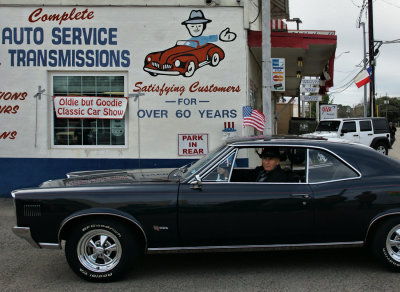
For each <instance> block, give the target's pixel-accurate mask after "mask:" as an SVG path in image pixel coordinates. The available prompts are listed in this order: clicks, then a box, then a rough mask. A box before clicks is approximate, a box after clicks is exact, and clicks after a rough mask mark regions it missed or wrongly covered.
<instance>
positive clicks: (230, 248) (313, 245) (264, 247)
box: [147, 241, 364, 254]
mask: <svg viewBox="0 0 400 292" xmlns="http://www.w3.org/2000/svg"><path fill="white" fill-rule="evenodd" d="M363 245H364V241H354V242H329V243H301V244H271V245H234V246H229V245H223V246H192V247H161V248H148V249H147V253H149V254H151V253H164V252H165V253H168V252H169V253H184V252H187V253H189V252H197V251H202V252H218V251H219V252H223V251H237V250H240V251H268V250H290V249H314V248H341V247H361V246H363Z"/></svg>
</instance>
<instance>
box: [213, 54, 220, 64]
mask: <svg viewBox="0 0 400 292" xmlns="http://www.w3.org/2000/svg"><path fill="white" fill-rule="evenodd" d="M219 61H220V58H219V54H218V53H214V55H212V57H211V66H214V67H215V66H217V65H218V64H219Z"/></svg>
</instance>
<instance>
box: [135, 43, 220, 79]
mask: <svg viewBox="0 0 400 292" xmlns="http://www.w3.org/2000/svg"><path fill="white" fill-rule="evenodd" d="M224 58H225V53H224V51H223V50H222V49H221V48H220V47H218V46H217V45H214V44H211V43H207V44H205V45H202V46H201V45H200V43H199V41H197V40H184V41H178V42H177V43H176V45H175V46H174V47H172V48H169V49H167V50H165V51H161V52H153V53H150V54H148V55H147V56H146V58H145V60H144V68H143V70H144V71H146V72H148V73H149V74H150V75H152V76H157V75H175V76H176V75H183V76H185V77H191V76H193V74H194V72H195V71H196V70H197V69H199V68H201V67H203V66H205V65H211V66H212V67H215V66H217V65H218V64H219V62H220V61H221V60H223V59H224Z"/></svg>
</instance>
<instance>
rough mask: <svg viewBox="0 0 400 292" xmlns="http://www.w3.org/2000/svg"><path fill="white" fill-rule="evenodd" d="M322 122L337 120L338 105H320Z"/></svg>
mask: <svg viewBox="0 0 400 292" xmlns="http://www.w3.org/2000/svg"><path fill="white" fill-rule="evenodd" d="M320 113H321V115H320V116H321V120H327V119H336V118H337V105H336V104H322V105H320Z"/></svg>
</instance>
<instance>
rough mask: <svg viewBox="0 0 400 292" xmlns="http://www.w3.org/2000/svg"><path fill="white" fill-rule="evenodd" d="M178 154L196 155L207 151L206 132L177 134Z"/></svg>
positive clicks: (204, 153)
mask: <svg viewBox="0 0 400 292" xmlns="http://www.w3.org/2000/svg"><path fill="white" fill-rule="evenodd" d="M178 148H179V153H178V155H179V156H198V155H206V154H207V153H208V134H178Z"/></svg>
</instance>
